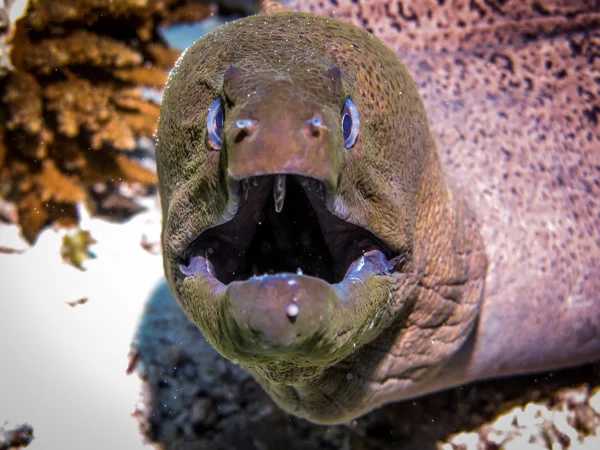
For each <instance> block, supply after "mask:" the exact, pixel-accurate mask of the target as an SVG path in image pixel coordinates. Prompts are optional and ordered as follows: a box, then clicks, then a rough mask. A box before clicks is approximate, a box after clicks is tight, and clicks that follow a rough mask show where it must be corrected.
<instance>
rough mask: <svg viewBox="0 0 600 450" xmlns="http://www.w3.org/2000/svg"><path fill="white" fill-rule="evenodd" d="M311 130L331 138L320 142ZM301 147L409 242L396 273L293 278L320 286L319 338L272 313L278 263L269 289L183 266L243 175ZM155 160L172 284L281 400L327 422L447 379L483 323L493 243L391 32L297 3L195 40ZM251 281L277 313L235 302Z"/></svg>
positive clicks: (351, 202) (364, 217)
mask: <svg viewBox="0 0 600 450" xmlns="http://www.w3.org/2000/svg"><path fill="white" fill-rule="evenodd" d="M257 35H262V36H266V37H268V39H267V41H266V42H264V41H261V40H260V39H256V36H257ZM290 41H293V42H294V46H290V45H289V42H290ZM336 70H337V73H338V75H337V76H336V75H335V73H336ZM372 86H378V89H377V91H374V90H373V89H372ZM217 96H222V97H224V98H225V99H227V103H228V104H229V103H231V106H229V107H228V110H227V111H226V122H225V126H224V129H225V137H224V141H223V150H222V151H221V152H215V151H212V150H211V149H210V148H209V147H208V145H207V137H206V112H207V110H208V108H209V106H210V104H211V103H212V102H213V101H214V99H215V98H216V97H217ZM346 96H350V97H351V98H352V99H353V101H354V102H355V104H356V105H357V107H358V108H359V110H360V111H361V122H362V127H361V134H360V136H359V139H358V141H357V143H356V145H355V146H354V147H353V148H352V149H351V151H348V150H346V149H345V148H344V145H343V139H342V133H341V125H340V116H339V114H340V110H341V108H342V105H343V103H344V100H345V98H346ZM290 105H293V107H291V106H290ZM316 112H317V113H319V114H320V115H321V116H322V118H323V121H324V124H325V126H326V127H327V130H329V131H327V132H326V133H324V134H323V135H322V136H320V137H318V138H315V139H312V138H310V139H308V141H306V142H304V141H302V139H300V141H302V142H304V144H303V143H302V142H297V140H298V139H299V138H298V137H297V136H299V135H297V134H296V133H295V131H294V128H293V127H296V126H298V125H297V124H304V123H306V120H307V119H309V118H311V117H313V116H314V114H315V113H316ZM248 117H250V118H252V119H253V120H256V121H257V123H260V124H261V128H260V130H259V131H257V133H256V138H255V140H252V139H251V140H249V141H248V140H247V139H241V140H239V139H236V136H235V134H231V133H234V130H235V127H234V126H233V125H234V124H235V122H236V120H237V119H246V118H248ZM282 130H283V131H282ZM281 133H283V135H281ZM253 142H260V143H261V145H260V151H256V149H255V148H254V147H255V146H254V144H253ZM281 142H285V143H286V145H285V146H283V147H282V146H281V145H280V143H281ZM302 145H307V146H314V145H317V147H314V148H313V147H310V148H312V150H311V151H308V152H307V151H305V149H306V148H309V147H302ZM244 155H252V156H251V157H247V156H244ZM323 155H324V156H323ZM322 158H325V159H324V160H323V159H322ZM290 161H291V162H292V163H293V164H295V166H293V167H292V169H294V168H295V170H294V172H293V173H298V174H302V175H307V176H312V177H316V178H319V179H322V180H324V181H325V182H326V184H327V185H328V186H329V189H330V190H331V192H333V197H332V205H331V210H332V211H334V213H335V214H336V215H338V216H339V217H341V218H343V219H345V220H347V221H349V222H351V223H354V224H357V225H360V226H362V227H363V228H365V229H367V230H369V231H371V232H372V233H373V234H374V235H375V236H377V237H378V238H379V239H381V241H383V242H385V243H386V245H387V246H388V247H389V248H390V249H391V251H392V252H393V253H395V254H400V255H402V259H401V260H400V261H401V262H399V263H398V264H397V266H396V267H394V268H393V271H392V273H391V274H389V275H385V274H384V275H379V276H370V277H367V278H366V279H365V280H364V282H357V283H352V286H349V287H348V288H347V289H346V290H345V291H344V292H343V293H341V294H340V293H338V294H335V293H334V291H333V290H332V289H331V288H328V287H327V286H328V285H327V286H325V285H326V284H327V283H326V282H323V281H319V283H315V282H314V281H311V279H303V278H302V277H301V276H299V277H297V278H294V280H295V281H297V283H298V284H299V285H300V286H301V287H302V289H303V291H302V292H303V293H305V294H306V295H305V298H306V303H305V304H303V305H302V306H301V308H302V309H301V312H300V315H299V317H298V320H297V322H296V325H294V326H296V327H298V331H299V335H303V333H305V332H306V330H312V331H311V333H312V334H311V336H309V339H308V340H307V341H306V342H305V341H303V340H302V339H303V337H300V338H298V340H295V341H294V340H293V339H292V341H291V342H290V340H289V336H291V335H292V334H291V333H288V331H289V330H290V327H291V325H289V323H287V324H283V323H280V322H276V321H277V319H276V318H274V317H275V316H274V315H273V314H274V313H273V312H272V311H273V310H272V308H274V307H276V305H279V304H281V302H282V301H283V300H285V299H282V298H279V297H278V295H280V296H284V297H285V296H288V294H289V292H291V291H290V288H288V286H287V284H285V285H283V286H282V285H281V284H278V280H277V278H276V277H273V278H271V279H268V281H267V282H266V284H265V286H266V287H265V289H263V290H261V289H262V288H260V286H259V285H258V283H259V281H256V282H255V281H252V280H250V281H248V282H247V284H246V285H247V286H248V289H245V288H238V287H239V286H240V285H235V286H238V287H235V286H234V287H230V288H228V289H227V291H226V292H225V293H222V292H221V291H219V290H218V288H216V287H215V284H214V283H213V282H211V281H207V278H206V277H201V276H187V277H186V276H183V275H182V272H181V270H180V264H181V262H182V255H183V254H184V253H185V249H186V248H187V246H188V245H189V244H190V243H191V242H192V241H193V240H194V239H195V237H196V236H198V234H199V233H200V232H202V231H203V230H205V229H207V228H209V227H211V226H213V225H215V224H217V223H220V222H222V221H224V220H226V219H224V217H226V215H227V211H228V208H229V207H230V206H231V205H230V203H229V198H230V197H231V191H230V188H231V186H232V183H233V181H232V178H234V177H236V176H242V175H243V176H244V177H245V176H248V175H250V174H257V173H277V172H279V171H282V170H283V168H286V170H287V169H289V167H290V166H289V164H291V163H290ZM323 161H326V162H327V161H328V163H327V164H324V163H323ZM157 162H158V171H159V179H160V194H161V199H162V207H163V211H164V219H163V220H164V223H163V250H164V256H165V258H164V261H165V272H166V275H167V280H168V282H169V285H170V286H171V288H172V290H173V292H174V294H175V296H176V297H177V298H178V300H179V302H180V303H181V305H182V307H183V309H184V310H185V311H186V313H187V314H188V316H189V317H190V318H191V319H192V320H193V321H194V322H195V323H196V324H197V325H198V326H199V327H200V328H201V330H202V331H203V333H204V334H205V336H206V337H207V340H208V341H209V342H210V343H211V344H212V345H213V346H215V347H216V348H217V350H219V351H220V352H221V353H222V354H223V355H224V356H226V357H228V358H230V359H233V360H236V361H238V362H239V363H240V364H242V365H244V366H245V367H247V368H248V369H249V370H250V371H251V372H252V374H253V375H254V376H255V377H256V378H257V379H258V381H259V382H260V383H261V384H262V385H263V387H264V388H265V389H266V390H267V391H268V392H269V393H270V394H271V396H272V397H273V398H274V399H275V401H276V402H277V403H278V404H280V405H281V406H282V407H284V408H285V409H286V410H288V411H290V412H292V413H294V414H297V415H300V416H303V417H306V418H308V419H310V420H312V421H315V422H320V423H338V422H344V421H348V420H350V419H352V418H354V417H357V416H359V415H361V414H363V413H365V412H367V411H369V410H370V409H372V408H374V407H376V406H378V405H380V404H382V403H385V402H387V401H390V400H394V398H395V397H396V398H405V397H408V396H414V395H418V394H420V393H423V392H427V391H428V390H431V389H433V388H435V387H436V386H437V385H438V381H437V379H436V374H438V373H439V372H440V370H442V369H443V367H444V365H445V363H447V361H448V360H449V359H450V358H452V357H453V356H454V355H455V353H456V352H457V351H458V350H459V349H460V348H461V346H462V345H463V343H464V342H465V340H466V339H467V338H468V336H469V333H470V331H471V330H472V329H473V327H474V325H475V323H476V320H477V314H478V312H479V305H480V302H481V294H482V291H483V281H484V275H485V269H486V257H485V254H484V252H483V243H482V241H481V237H480V235H479V233H478V232H477V227H476V223H475V221H474V220H473V215H472V212H471V211H470V210H469V209H468V208H467V206H466V204H465V202H464V200H463V198H462V197H461V196H460V195H458V193H457V192H456V190H455V189H454V188H453V187H452V185H451V184H450V183H448V181H447V180H446V178H445V176H444V174H443V171H442V169H441V166H440V161H439V156H438V154H437V151H436V148H435V144H434V142H433V141H432V139H431V135H430V133H429V128H428V122H427V117H426V115H425V112H424V110H423V105H422V102H421V99H420V96H419V94H418V92H417V90H416V88H415V85H414V82H413V81H412V80H411V78H410V76H408V74H407V72H406V69H405V68H404V66H403V65H402V63H401V62H400V61H399V60H398V58H397V57H396V56H395V55H394V53H393V52H391V51H390V50H389V49H387V48H386V47H385V46H384V45H383V44H381V42H379V41H378V40H376V39H375V38H373V37H371V36H369V35H368V34H367V33H365V32H364V31H362V30H360V29H359V28H357V27H354V26H351V25H347V24H344V23H343V22H339V21H336V20H331V19H326V18H320V17H316V16H312V15H302V14H297V13H290V14H285V13H282V14H276V15H263V16H255V17H251V18H247V19H243V20H240V21H237V22H233V23H230V24H228V25H226V26H224V27H221V28H219V29H217V30H216V31H214V32H213V33H210V34H209V35H207V36H206V37H204V38H203V39H202V40H200V41H199V42H198V43H197V44H195V45H194V46H192V47H191V48H190V49H188V50H187V51H186V53H185V55H184V56H183V57H182V58H181V59H180V61H179V63H178V64H177V66H176V68H175V69H174V70H173V72H172V74H171V77H170V81H169V83H168V86H167V88H166V91H165V96H164V100H163V105H162V111H161V119H160V123H159V129H158V148H157ZM324 168H325V169H324ZM249 171H250V172H249ZM252 171H253V172H252ZM323 171H325V173H324V172H323ZM287 207H288V208H289V207H293V205H288V206H287ZM332 232H335V231H334V230H333V231H332ZM313 280H314V279H313ZM270 283H272V285H271V284H270ZM256 289H258V291H257V290H256ZM251 292H259V293H260V292H262V293H263V294H260V295H256V296H255V300H254V304H255V308H256V311H271V312H269V313H267V314H268V316H269V317H271V318H272V319H268V320H267V321H266V322H265V321H264V320H262V317H261V316H256V318H253V317H255V316H248V314H255V313H254V312H252V311H250V313H249V312H248V308H247V307H243V308H242V309H240V308H239V307H238V306H237V305H240V304H241V303H244V304H246V305H247V304H251V303H252V302H251V299H249V298H248V296H249V295H251V294H249V293H251ZM273 292H275V294H273ZM289 295H290V297H289V298H290V299H291V297H292V294H289ZM337 295H341V296H343V300H341V299H339V298H337V297H336V296H337ZM248 302H250V303H248ZM310 302H316V303H315V305H313V306H312V307H311V305H310ZM284 304H285V303H284ZM263 308H264V309H263ZM306 308H315V309H316V310H318V311H320V312H319V313H318V314H316V315H315V314H314V313H315V311H314V310H311V311H305V312H303V311H302V310H305V309H306ZM232 310H233V313H232V312H231V311H232ZM307 313H313V316H314V317H315V320H314V321H312V322H309V323H306V322H303V320H302V317H312V316H311V315H310V314H309V315H307ZM246 317H249V319H248V320H250V321H251V322H252V323H253V324H254V325H253V328H254V327H259V328H261V329H264V326H268V321H269V320H274V321H275V322H273V324H274V326H275V327H274V328H271V329H268V330H264V331H263V332H262V333H259V335H258V336H259V337H258V341H260V340H261V339H267V338H268V341H269V343H273V342H282V341H283V340H285V341H286V342H287V344H286V345H285V346H284V347H278V349H277V350H275V351H274V352H275V353H277V355H276V357H274V356H273V350H269V349H266V348H264V349H262V350H261V349H260V348H258V347H257V346H256V345H255V341H256V339H255V338H256V336H255V335H248V334H247V332H246V331H244V329H243V327H242V328H240V329H239V330H238V329H237V328H236V327H237V325H236V324H237V323H239V322H240V320H246ZM318 317H324V319H321V321H322V322H319V320H318ZM240 318H241V319H240ZM265 324H266V325H265ZM275 329H277V330H281V331H280V332H279V331H277V332H276V331H274V330H275ZM278 333H280V334H279V335H278ZM286 336H287V337H286ZM432 345H433V347H432ZM390 380H395V381H394V382H392V383H390V382H389V381H390ZM394 396H395V397H394Z"/></svg>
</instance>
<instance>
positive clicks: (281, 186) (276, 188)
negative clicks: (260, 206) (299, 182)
mask: <svg viewBox="0 0 600 450" xmlns="http://www.w3.org/2000/svg"><path fill="white" fill-rule="evenodd" d="M273 199H274V200H275V211H276V212H278V213H280V212H281V210H282V209H283V202H284V200H285V175H275V183H274V185H273Z"/></svg>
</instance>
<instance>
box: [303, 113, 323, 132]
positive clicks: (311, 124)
mask: <svg viewBox="0 0 600 450" xmlns="http://www.w3.org/2000/svg"><path fill="white" fill-rule="evenodd" d="M306 125H307V126H308V129H309V130H310V133H311V134H312V135H313V136H314V137H319V135H320V134H321V130H323V129H326V128H327V127H326V126H325V124H323V118H322V117H321V116H318V115H317V116H313V117H311V118H310V119H308V120H307V121H306Z"/></svg>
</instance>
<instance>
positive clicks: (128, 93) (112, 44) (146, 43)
mask: <svg viewBox="0 0 600 450" xmlns="http://www.w3.org/2000/svg"><path fill="white" fill-rule="evenodd" d="M219 4H220V6H218V7H217V6H216V5H214V4H209V3H204V2H199V1H193V0H119V1H112V0H60V1H56V0H29V1H27V0H0V33H1V36H0V41H1V44H0V221H3V222H8V223H18V224H19V226H20V227H21V230H22V234H23V236H24V237H25V238H26V239H27V241H28V242H29V243H34V242H35V240H36V237H37V236H38V234H39V232H40V231H41V230H42V229H43V228H44V227H46V226H49V225H53V224H54V225H59V226H71V225H75V224H77V221H78V214H77V208H76V204H77V203H79V202H81V201H85V202H86V205H87V206H88V208H89V209H90V211H91V212H92V213H93V214H95V215H101V216H105V217H107V218H112V219H123V218H126V217H129V216H130V215H132V214H134V213H136V212H137V211H139V209H140V206H138V205H137V203H136V202H135V196H136V194H145V193H148V192H149V191H150V190H152V189H153V188H154V185H155V184H156V182H157V179H156V174H155V170H154V166H153V165H154V162H153V139H154V132H155V128H156V124H157V120H158V115H159V102H160V90H161V89H162V88H163V86H164V84H165V82H166V80H167V76H168V73H169V70H170V69H171V68H172V67H173V64H174V63H175V61H176V59H177V57H178V56H179V53H180V51H179V50H178V49H174V48H172V47H170V46H169V45H168V44H167V43H166V41H165V39H164V37H163V35H162V33H161V29H162V28H164V27H167V26H170V25H174V24H178V23H188V22H197V21H199V20H201V19H204V18H207V17H209V16H211V15H215V14H217V13H218V12H219V13H232V12H234V13H235V12H238V13H239V12H241V13H248V12H250V11H251V8H252V6H251V5H252V2H250V1H235V0H233V1H232V0H230V1H228V2H227V1H225V2H219Z"/></svg>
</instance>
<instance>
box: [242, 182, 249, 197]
mask: <svg viewBox="0 0 600 450" xmlns="http://www.w3.org/2000/svg"><path fill="white" fill-rule="evenodd" d="M242 190H243V191H244V200H248V192H250V182H249V181H248V180H247V179H246V180H242Z"/></svg>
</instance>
